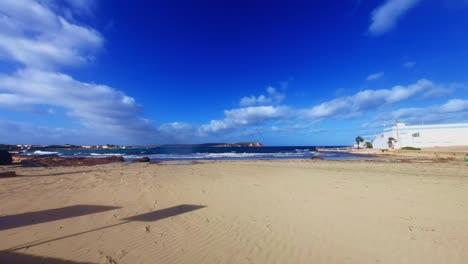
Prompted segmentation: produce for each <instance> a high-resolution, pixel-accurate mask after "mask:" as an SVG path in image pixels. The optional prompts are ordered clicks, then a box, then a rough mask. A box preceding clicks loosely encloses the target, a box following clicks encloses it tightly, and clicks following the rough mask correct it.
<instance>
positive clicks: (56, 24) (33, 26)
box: [0, 0, 103, 68]
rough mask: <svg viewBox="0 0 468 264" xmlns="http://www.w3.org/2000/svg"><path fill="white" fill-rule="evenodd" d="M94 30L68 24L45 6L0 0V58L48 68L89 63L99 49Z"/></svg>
mask: <svg viewBox="0 0 468 264" xmlns="http://www.w3.org/2000/svg"><path fill="white" fill-rule="evenodd" d="M102 43H103V38H102V36H101V35H100V33H99V32H97V31H96V30H94V29H92V28H89V27H86V26H81V25H77V24H74V23H71V22H69V21H68V20H67V19H65V18H64V17H63V16H61V15H59V14H57V13H54V12H53V11H52V10H51V9H50V8H49V7H48V6H47V5H46V4H45V3H41V2H38V1H33V0H2V1H0V59H2V58H3V59H4V60H12V61H16V62H19V63H21V64H23V65H25V66H27V67H34V68H52V67H56V66H60V65H79V64H82V63H85V62H87V61H89V60H92V58H93V54H94V53H95V52H96V51H97V50H98V49H99V48H100V47H101V46H102Z"/></svg>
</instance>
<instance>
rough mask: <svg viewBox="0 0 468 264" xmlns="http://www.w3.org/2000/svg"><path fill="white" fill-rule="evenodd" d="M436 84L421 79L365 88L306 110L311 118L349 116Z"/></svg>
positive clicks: (398, 99)
mask: <svg viewBox="0 0 468 264" xmlns="http://www.w3.org/2000/svg"><path fill="white" fill-rule="evenodd" d="M433 86H434V84H433V83H432V82H431V81H429V80H426V79H421V80H419V81H417V82H416V83H414V84H411V85H408V86H401V85H397V86H394V87H392V88H391V89H380V90H364V91H360V92H358V93H356V94H354V95H352V96H347V97H341V98H337V99H334V100H331V101H327V102H324V103H321V104H319V105H317V106H314V107H312V108H311V109H308V110H306V111H305V114H306V115H307V116H309V117H310V118H315V119H316V118H326V117H338V116H341V117H349V116H354V115H356V114H359V113H361V112H363V111H366V110H371V109H376V108H378V107H380V106H382V105H388V104H394V103H397V102H400V101H403V100H406V99H408V98H410V97H412V96H414V95H416V94H418V93H420V92H422V91H425V90H427V89H429V88H431V87H433Z"/></svg>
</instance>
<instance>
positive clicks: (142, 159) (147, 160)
mask: <svg viewBox="0 0 468 264" xmlns="http://www.w3.org/2000/svg"><path fill="white" fill-rule="evenodd" d="M150 161H151V160H150V158H148V157H142V158H139V159H136V160H134V161H133V162H150Z"/></svg>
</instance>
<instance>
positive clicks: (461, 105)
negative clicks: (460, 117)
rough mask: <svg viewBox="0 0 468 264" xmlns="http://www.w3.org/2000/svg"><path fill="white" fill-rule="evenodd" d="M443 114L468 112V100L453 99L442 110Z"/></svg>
mask: <svg viewBox="0 0 468 264" xmlns="http://www.w3.org/2000/svg"><path fill="white" fill-rule="evenodd" d="M440 110H441V111H442V112H446V113H451V112H460V111H465V110H468V100H463V99H451V100H449V101H448V102H447V103H445V104H444V105H442V107H441V108H440Z"/></svg>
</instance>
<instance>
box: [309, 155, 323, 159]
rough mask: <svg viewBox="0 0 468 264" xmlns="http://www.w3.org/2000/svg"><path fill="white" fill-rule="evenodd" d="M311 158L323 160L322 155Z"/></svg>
mask: <svg viewBox="0 0 468 264" xmlns="http://www.w3.org/2000/svg"><path fill="white" fill-rule="evenodd" d="M310 159H311V160H323V158H322V157H320V156H313V157H312V158H310Z"/></svg>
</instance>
